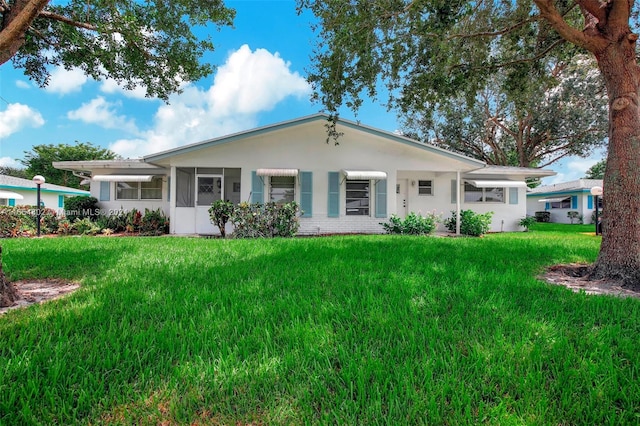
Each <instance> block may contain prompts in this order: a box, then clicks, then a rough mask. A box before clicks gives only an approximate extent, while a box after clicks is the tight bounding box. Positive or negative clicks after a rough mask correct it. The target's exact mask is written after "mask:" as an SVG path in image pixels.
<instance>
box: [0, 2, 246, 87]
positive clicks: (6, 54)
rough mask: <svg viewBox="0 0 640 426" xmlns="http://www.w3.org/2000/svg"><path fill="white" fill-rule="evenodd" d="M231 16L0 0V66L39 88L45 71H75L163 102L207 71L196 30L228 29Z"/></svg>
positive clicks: (175, 8) (186, 6) (179, 8)
mask: <svg viewBox="0 0 640 426" xmlns="http://www.w3.org/2000/svg"><path fill="white" fill-rule="evenodd" d="M234 15H235V11H234V10H233V9H229V8H227V7H225V5H224V3H223V1H222V0H208V1H199V0H172V1H170V2H166V1H158V0H151V1H147V2H137V1H115V0H105V1H97V2H95V1H91V2H89V1H79V0H67V1H63V2H50V1H49V0H8V1H2V2H1V3H0V19H1V21H0V65H1V64H4V63H6V62H7V61H9V60H12V62H13V65H14V66H15V67H16V68H21V69H23V70H24V73H25V74H26V75H27V76H28V77H29V78H31V79H32V80H34V81H35V82H36V83H37V84H39V85H40V86H46V84H47V82H48V79H49V72H50V71H49V70H50V67H52V66H63V67H65V68H67V69H70V68H74V67H75V68H79V69H82V70H83V71H84V72H85V73H86V74H87V75H89V76H91V77H93V78H94V79H96V80H100V79H103V78H107V77H109V78H112V79H114V80H116V81H117V82H118V83H120V84H121V85H122V86H123V87H125V88H129V89H130V88H134V87H136V86H144V87H146V89H147V95H148V96H158V97H160V98H162V99H165V100H166V99H167V97H168V96H169V94H170V93H172V92H175V91H178V90H179V88H180V86H181V84H183V83H184V82H185V81H193V80H197V79H199V78H201V77H203V76H206V75H208V74H210V73H211V72H212V67H211V65H209V64H206V63H200V61H199V60H200V58H201V56H202V55H203V53H204V52H206V51H209V50H213V43H212V41H211V38H210V36H208V35H207V36H204V37H202V38H200V37H199V36H198V35H196V30H197V29H198V27H202V26H204V25H207V24H214V25H216V26H217V27H218V28H220V27H222V26H229V25H232V23H233V18H234Z"/></svg>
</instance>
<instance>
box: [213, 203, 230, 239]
mask: <svg viewBox="0 0 640 426" xmlns="http://www.w3.org/2000/svg"><path fill="white" fill-rule="evenodd" d="M233 209H234V207H233V203H231V202H229V201H225V200H218V201H214V202H213V203H212V204H211V207H210V208H209V217H210V218H211V223H213V224H214V225H215V226H217V227H218V229H220V235H222V238H224V237H225V236H226V230H225V226H226V224H227V222H229V219H230V218H231V215H232V214H233Z"/></svg>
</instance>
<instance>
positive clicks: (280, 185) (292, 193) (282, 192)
mask: <svg viewBox="0 0 640 426" xmlns="http://www.w3.org/2000/svg"><path fill="white" fill-rule="evenodd" d="M269 188H270V189H269V200H270V201H271V202H272V203H276V204H286V203H290V202H292V201H295V199H296V177H295V176H271V178H270V179H269Z"/></svg>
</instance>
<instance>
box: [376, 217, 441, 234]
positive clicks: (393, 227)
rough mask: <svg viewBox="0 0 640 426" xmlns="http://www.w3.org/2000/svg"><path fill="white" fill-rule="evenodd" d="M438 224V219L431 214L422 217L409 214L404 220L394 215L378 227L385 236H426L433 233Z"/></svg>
mask: <svg viewBox="0 0 640 426" xmlns="http://www.w3.org/2000/svg"><path fill="white" fill-rule="evenodd" d="M438 222H440V217H438V216H436V215H435V214H433V213H429V214H427V215H426V216H422V215H420V214H415V213H413V212H411V213H409V214H408V215H407V217H406V218H405V219H404V220H402V218H400V217H398V216H396V215H395V214H394V215H392V216H391V217H390V218H389V221H388V222H386V223H385V222H381V223H380V225H382V228H383V229H384V230H385V232H386V233H387V234H407V235H428V234H431V233H432V232H433V231H435V229H436V225H437V224H438Z"/></svg>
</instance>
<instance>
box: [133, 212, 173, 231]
mask: <svg viewBox="0 0 640 426" xmlns="http://www.w3.org/2000/svg"><path fill="white" fill-rule="evenodd" d="M168 232H169V218H167V216H165V214H164V212H163V211H162V209H157V210H149V209H145V210H144V216H142V218H141V219H140V235H162V234H167V233H168Z"/></svg>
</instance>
